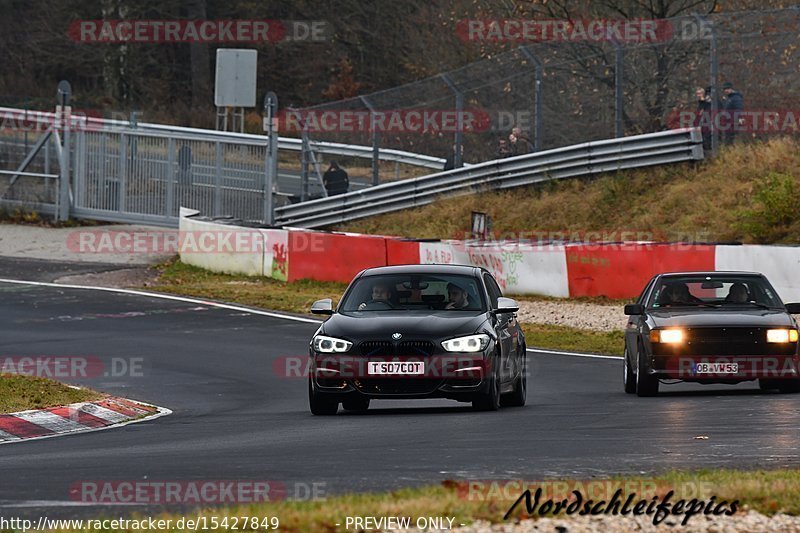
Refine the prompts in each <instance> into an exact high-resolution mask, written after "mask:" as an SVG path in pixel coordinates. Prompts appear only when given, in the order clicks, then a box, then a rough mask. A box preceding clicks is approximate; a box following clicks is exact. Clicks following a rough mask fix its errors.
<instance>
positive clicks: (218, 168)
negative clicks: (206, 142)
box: [214, 141, 222, 217]
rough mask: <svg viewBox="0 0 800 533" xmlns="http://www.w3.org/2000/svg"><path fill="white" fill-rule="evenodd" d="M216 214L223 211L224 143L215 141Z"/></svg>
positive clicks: (216, 215)
mask: <svg viewBox="0 0 800 533" xmlns="http://www.w3.org/2000/svg"><path fill="white" fill-rule="evenodd" d="M214 155H215V159H216V164H215V165H214V216H215V217H218V216H221V213H220V211H222V143H221V142H219V141H217V142H216V143H214Z"/></svg>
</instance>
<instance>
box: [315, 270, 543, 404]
mask: <svg viewBox="0 0 800 533" xmlns="http://www.w3.org/2000/svg"><path fill="white" fill-rule="evenodd" d="M517 310H518V305H517V303H516V302H515V301H514V300H512V299H510V298H504V297H503V296H502V293H501V291H500V287H499V286H498V284H497V282H496V281H495V279H494V278H493V277H492V275H491V274H490V273H489V272H487V271H486V270H484V269H482V268H477V267H473V266H462V265H401V266H390V267H380V268H371V269H367V270H364V271H362V272H361V273H359V274H358V275H357V276H356V277H355V279H353V281H352V282H351V283H350V286H349V287H348V288H347V290H346V291H345V293H344V296H343V297H342V300H341V301H340V302H339V305H338V307H337V308H336V310H334V309H333V308H332V302H331V300H330V299H326V300H319V301H317V302H315V303H314V305H313V306H312V308H311V311H312V312H313V313H317V314H327V315H331V316H330V318H328V319H327V320H326V321H325V322H324V323H323V324H322V325H321V326H320V327H319V329H318V330H317V332H316V333H315V334H314V337H313V338H312V339H311V344H310V347H309V350H310V356H311V365H310V372H309V381H308V396H309V404H310V408H311V412H312V413H314V414H315V415H332V414H336V412H337V411H338V409H339V404H340V403H341V404H342V407H343V408H344V409H346V410H356V411H357V410H366V409H368V408H369V403H370V400H371V399H391V398H449V399H453V400H458V401H461V402H472V405H473V407H474V408H475V409H478V410H496V409H498V408H499V407H500V406H501V405H503V406H522V405H524V404H525V396H526V390H527V379H526V350H525V337H524V335H523V333H522V330H521V329H520V326H519V323H518V322H517V319H516V315H515V313H516V311H517Z"/></svg>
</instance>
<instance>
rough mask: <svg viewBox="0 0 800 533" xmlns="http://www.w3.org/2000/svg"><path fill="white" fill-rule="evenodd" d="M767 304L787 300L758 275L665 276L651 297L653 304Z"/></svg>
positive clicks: (700, 305) (752, 305) (699, 305)
mask: <svg viewBox="0 0 800 533" xmlns="http://www.w3.org/2000/svg"><path fill="white" fill-rule="evenodd" d="M690 306H696V307H719V308H722V307H726V308H727V307H764V308H776V307H777V308H781V307H783V303H782V302H781V300H780V298H778V295H777V294H775V290H774V289H773V288H772V286H771V285H770V284H769V282H767V280H766V279H764V278H761V277H756V276H680V277H677V276H675V277H673V276H669V277H664V278H662V279H661V281H660V283H659V284H658V285H657V286H656V288H655V290H654V291H653V293H652V294H651V296H650V302H649V307H652V308H661V307H690Z"/></svg>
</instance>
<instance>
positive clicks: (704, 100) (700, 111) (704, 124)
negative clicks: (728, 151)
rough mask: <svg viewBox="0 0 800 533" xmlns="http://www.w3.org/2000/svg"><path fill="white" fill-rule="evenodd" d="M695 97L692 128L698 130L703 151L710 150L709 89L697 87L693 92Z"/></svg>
mask: <svg viewBox="0 0 800 533" xmlns="http://www.w3.org/2000/svg"><path fill="white" fill-rule="evenodd" d="M694 94H695V96H696V97H697V110H696V111H695V115H694V126H695V127H699V128H700V133H702V135H703V150H706V151H708V150H710V149H711V132H712V127H711V125H712V120H711V107H712V106H711V87H706V88H705V89H703V88H702V87H698V88H697V90H696V91H695V92H694Z"/></svg>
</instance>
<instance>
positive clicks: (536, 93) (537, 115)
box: [519, 46, 542, 152]
mask: <svg viewBox="0 0 800 533" xmlns="http://www.w3.org/2000/svg"><path fill="white" fill-rule="evenodd" d="M519 49H520V51H521V52H522V53H523V54H524V55H525V57H527V58H528V59H530V60H531V62H532V63H533V64H534V67H535V68H534V76H535V79H534V86H533V98H534V101H533V106H534V107H533V113H534V123H533V149H534V150H535V151H537V152H538V151H539V150H541V149H542V62H541V61H539V58H538V57H536V56H535V55H533V52H531V51H530V50H528V49H527V48H526V47H524V46H520V48H519Z"/></svg>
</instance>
